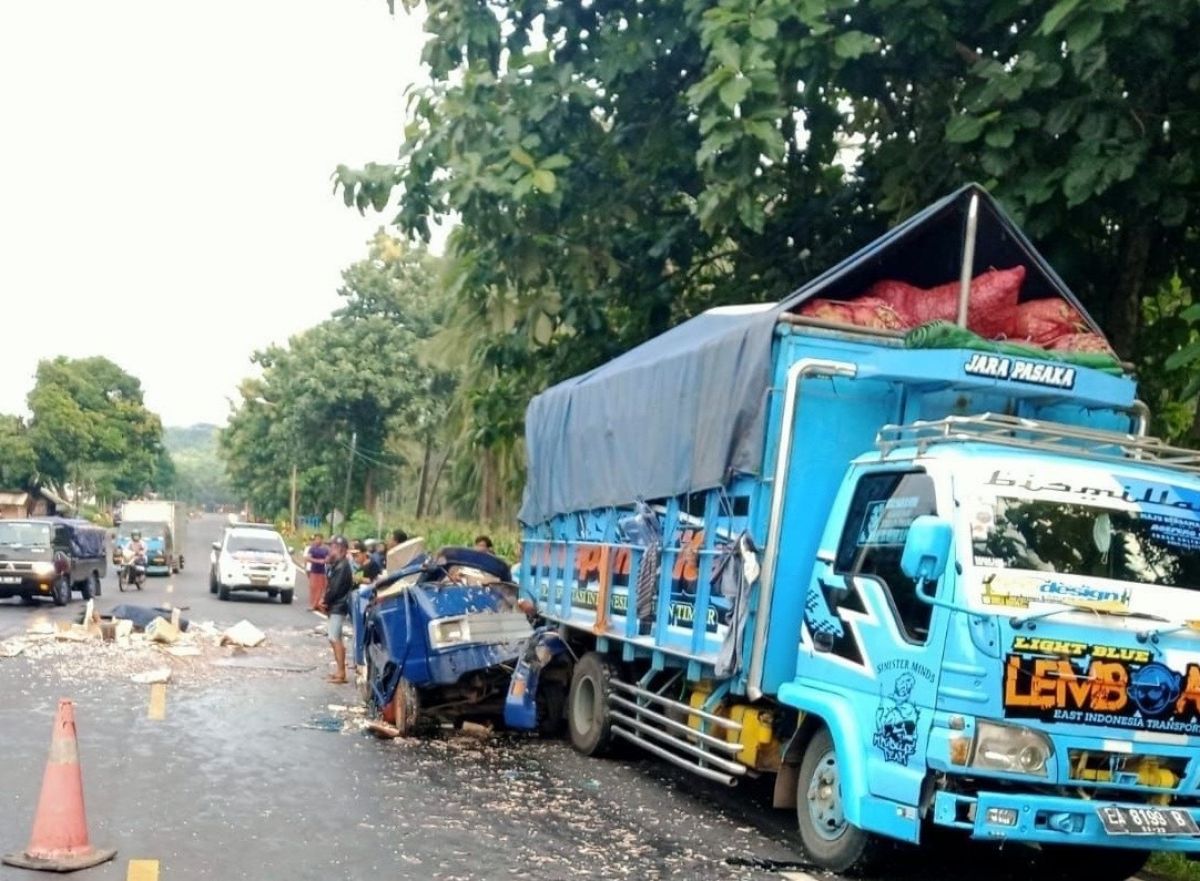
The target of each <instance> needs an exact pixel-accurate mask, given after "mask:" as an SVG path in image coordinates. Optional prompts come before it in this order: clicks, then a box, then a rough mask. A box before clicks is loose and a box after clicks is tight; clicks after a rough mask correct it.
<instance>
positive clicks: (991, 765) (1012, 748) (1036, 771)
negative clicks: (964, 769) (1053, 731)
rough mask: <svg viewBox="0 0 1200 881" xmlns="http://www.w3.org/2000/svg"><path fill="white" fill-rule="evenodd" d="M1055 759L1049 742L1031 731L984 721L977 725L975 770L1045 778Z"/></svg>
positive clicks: (973, 765)
mask: <svg viewBox="0 0 1200 881" xmlns="http://www.w3.org/2000/svg"><path fill="white" fill-rule="evenodd" d="M1052 755H1054V747H1052V746H1051V745H1050V740H1049V738H1047V737H1046V735H1044V734H1042V733H1041V732H1038V731H1034V730H1033V729H1032V728H1025V727H1023V726H1021V725H1005V724H1003V723H1001V722H988V721H985V720H983V719H980V720H979V721H978V722H976V723H975V748H974V749H973V750H972V751H971V761H970V765H971V767H972V768H985V769H987V770H990V771H1006V772H1008V773H1010V774H1029V775H1030V776H1032V777H1045V776H1046V775H1047V774H1048V773H1049V772H1048V770H1047V768H1048V766H1049V764H1050V757H1051V756H1052Z"/></svg>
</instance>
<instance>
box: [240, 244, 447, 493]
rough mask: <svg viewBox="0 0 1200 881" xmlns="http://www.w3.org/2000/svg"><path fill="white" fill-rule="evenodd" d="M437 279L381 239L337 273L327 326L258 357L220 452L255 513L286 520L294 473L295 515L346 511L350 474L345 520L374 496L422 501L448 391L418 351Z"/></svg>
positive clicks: (435, 307)
mask: <svg viewBox="0 0 1200 881" xmlns="http://www.w3.org/2000/svg"><path fill="white" fill-rule="evenodd" d="M438 271H439V267H438V265H437V262H436V261H435V260H433V259H432V258H430V257H429V256H428V255H427V254H426V253H425V251H424V249H421V248H409V247H407V246H405V245H404V244H403V243H401V242H399V241H397V240H395V239H392V238H390V237H388V236H386V235H383V234H382V233H381V234H380V235H378V236H376V237H375V239H374V240H373V241H372V243H371V245H370V251H369V254H368V257H367V258H366V259H364V260H362V261H359V262H358V263H355V264H354V265H353V266H351V267H349V268H348V269H346V270H345V271H344V272H343V286H342V288H341V290H340V292H339V293H340V294H341V296H342V297H343V298H344V304H343V305H342V307H341V308H339V309H338V310H337V311H336V312H335V313H334V315H333V316H332V317H330V318H329V319H327V320H326V321H324V322H322V323H320V324H318V325H316V326H315V327H313V328H311V329H309V330H307V331H305V332H304V333H302V334H299V335H297V336H295V337H293V338H292V339H291V340H290V341H289V343H288V344H287V345H286V346H272V347H270V348H268V349H265V350H263V351H260V352H257V353H255V355H254V357H253V359H252V360H253V362H254V363H255V364H257V365H258V366H259V367H260V368H261V375H260V376H257V377H252V378H249V379H247V380H246V381H244V382H243V384H242V387H241V391H240V401H239V402H238V403H237V406H236V408H235V410H234V412H233V413H232V415H231V416H230V419H229V424H228V426H227V427H226V428H225V429H224V430H223V431H222V433H221V437H220V450H221V454H222V456H223V458H224V460H225V462H226V467H227V470H228V473H229V477H230V479H231V482H232V484H233V485H234V486H235V487H236V488H237V490H238V491H239V492H241V493H243V494H244V496H245V497H246V498H247V499H248V500H250V501H251V502H252V503H253V504H254V505H255V506H256V507H257V508H258V509H259V511H260V512H263V513H267V514H270V515H272V516H273V515H275V514H277V513H279V512H285V511H287V510H288V508H289V504H290V498H289V496H290V485H291V471H292V468H293V466H294V467H295V469H296V474H297V487H298V497H299V507H300V511H301V513H304V512H319V513H321V514H325V513H328V512H329V511H331V510H332V509H334V508H338V509H342V508H344V506H345V504H346V501H345V499H344V491H345V481H346V476H347V472H348V471H349V473H350V478H351V480H350V485H351V494H350V500H349V501H350V506H351V510H354V509H357V508H365V509H368V510H371V509H373V508H374V506H375V503H376V499H377V496H378V494H379V492H380V490H381V488H390V487H393V486H395V485H396V484H400V485H401V486H402V488H404V489H407V490H409V492H410V493H412V494H415V493H416V492H417V487H418V486H419V484H420V481H421V476H422V473H423V472H422V463H423V462H425V461H426V457H425V456H423V452H424V451H427V450H428V451H430V453H431V454H432V448H433V446H434V443H435V439H436V437H437V435H438V432H439V430H440V429H441V427H442V426H443V424H444V412H445V409H446V407H445V404H444V403H439V401H440V400H441V399H442V398H445V397H448V395H449V392H450V390H451V389H452V387H453V383H452V380H451V379H450V378H449V377H448V376H447V375H446V374H445V372H444V371H440V370H437V369H435V368H432V367H429V366H427V365H426V364H425V363H423V361H422V359H421V358H420V357H419V355H418V351H417V350H418V347H419V345H420V343H421V341H422V340H424V339H427V338H428V337H429V336H430V335H431V334H433V333H434V331H435V329H436V328H437V327H439V326H441V323H442V321H443V320H444V316H443V311H444V310H443V306H442V302H443V298H442V297H441V296H440V294H439V291H440V290H441V288H440V287H439V286H438V285H437V283H436V279H437V277H438ZM351 463H352V467H351Z"/></svg>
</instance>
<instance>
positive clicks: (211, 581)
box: [208, 569, 217, 593]
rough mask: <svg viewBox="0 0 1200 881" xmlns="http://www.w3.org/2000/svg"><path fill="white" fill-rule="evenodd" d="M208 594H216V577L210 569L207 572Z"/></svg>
mask: <svg viewBox="0 0 1200 881" xmlns="http://www.w3.org/2000/svg"><path fill="white" fill-rule="evenodd" d="M208 592H209V593H216V592H217V576H216V575H214V574H213V571H212V570H211V569H209V570H208Z"/></svg>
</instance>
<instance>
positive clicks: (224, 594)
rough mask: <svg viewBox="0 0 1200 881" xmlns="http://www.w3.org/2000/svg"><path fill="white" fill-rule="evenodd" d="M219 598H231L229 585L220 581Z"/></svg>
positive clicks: (218, 587) (218, 585)
mask: <svg viewBox="0 0 1200 881" xmlns="http://www.w3.org/2000/svg"><path fill="white" fill-rule="evenodd" d="M217 599H219V600H227V599H229V585H227V584H221V583H220V582H218V583H217Z"/></svg>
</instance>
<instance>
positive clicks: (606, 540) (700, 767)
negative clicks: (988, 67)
mask: <svg viewBox="0 0 1200 881" xmlns="http://www.w3.org/2000/svg"><path fill="white" fill-rule="evenodd" d="M995 267H1008V268H1007V269H1003V270H998V271H997V270H994V268H995ZM956 277H959V278H961V279H962V285H961V289H960V292H959V293H958V294H957V295H956V296H955V297H953V298H952V299H951V302H950V303H949V308H950V310H951V311H950V314H951V316H952V317H953V315H954V313H955V312H957V317H958V322H957V323H944V324H932V325H930V324H928V323H925V318H924V316H927V315H929V314H930V306H929V304H930V303H933V305H934V307H936V309H935V310H934V311H935V312H936V310H937V309H941V310H943V313H942V314H945V313H944V309H945V305H944V304H940V303H939V302H938V298H939V297H941V296H942V294H943V293H944V292H945V288H946V286H945V285H944V284H943V282H945V281H946V280H947V279H953V278H956ZM1001 282H1002V283H1003V284H1004V285H1008V287H1007V289H1006V290H1007V292H1006V293H1005V297H1007V298H1008V299H1007V300H1006V301H1005V302H1003V303H1001V302H999V301H997V302H995V303H993V302H989V303H988V304H987V308H985V309H982V310H981V309H979V308H978V307H979V303H978V302H977V301H976V300H974V299H972V298H973V297H975V296H976V294H977V293H978V294H979V295H980V296H981V297H985V298H986V297H990V296H992V295H993V294H995V292H996V290H998V289H999V288H998V287H997V284H998V283H1001ZM989 286H990V287H989ZM864 292H865V294H864ZM889 297H890V298H891V299H890V301H889V300H887V299H886V298H889ZM955 299H957V303H955V302H954V300H955ZM892 304H895V305H894V306H893V305H892ZM897 310H899V311H897ZM1004 310H1007V311H1004ZM901 311H902V312H903V313H904V314H905V315H910V316H916V317H917V320H920V321H921V322H922V323H920V324H918V325H914V326H911V327H905V326H904V325H903V321H902V319H901V318H899V317H898V316H899V315H900V312H901ZM1033 316H1036V317H1038V319H1039V321H1040V320H1041V319H1044V318H1045V317H1046V316H1051V317H1054V316H1060V317H1064V325H1065V329H1064V331H1063V333H1064V336H1063V337H1062V338H1061V339H1058V338H1056V339H1055V340H1054V341H1051V340H1050V339H1049V338H1046V340H1045V341H1044V342H1041V343H1038V344H1036V345H1033V344H1030V343H1026V344H1024V345H1014V344H1013V342H1012V340H1013V335H1014V334H1016V333H1021V334H1023V335H1028V336H1030V338H1031V339H1032V337H1033V336H1034V335H1035V334H1040V333H1041V330H1040V329H1038V328H1033V326H1032V325H1033V322H1028V323H1026V324H1022V321H1023V320H1024V319H1026V318H1030V317H1033ZM905 320H907V319H905ZM897 322H900V323H899V324H897ZM964 325H965V326H964ZM972 327H975V328H978V330H976V332H970V328H972ZM1038 327H1039V328H1040V327H1041V325H1039V326H1038ZM998 329H1002V331H1001V330H998ZM985 331H986V334H985ZM996 333H1001V335H1002V336H1003V337H1004V338H1003V339H999V338H998V337H997V336H995V335H993V334H996ZM1062 340H1065V343H1064V342H1062ZM1147 422H1148V411H1147V410H1146V407H1145V405H1143V404H1142V403H1141V402H1140V401H1139V400H1138V399H1137V394H1136V384H1135V382H1134V379H1133V377H1132V376H1130V375H1129V374H1128V372H1127V370H1126V369H1125V366H1124V365H1122V364H1120V362H1119V361H1118V360H1117V359H1116V358H1115V357H1114V356H1113V355H1112V353H1111V351H1108V350H1107V345H1106V343H1104V341H1103V339H1102V338H1101V337H1100V336H1099V332H1098V329H1097V328H1096V325H1095V323H1094V322H1093V321H1092V320H1091V319H1090V318H1089V317H1088V316H1087V314H1086V313H1085V312H1084V311H1083V309H1082V306H1080V304H1079V303H1078V301H1077V300H1076V298H1075V297H1074V295H1073V294H1071V292H1070V290H1069V289H1068V288H1067V287H1066V285H1065V283H1064V282H1063V281H1062V280H1061V279H1060V278H1059V277H1058V276H1057V275H1056V274H1055V273H1054V271H1053V270H1052V269H1051V268H1050V267H1049V265H1048V264H1047V263H1046V262H1045V260H1044V259H1043V258H1042V257H1041V256H1040V255H1039V254H1038V253H1037V252H1036V251H1035V250H1034V248H1033V246H1032V245H1031V244H1030V243H1029V242H1028V240H1027V239H1025V237H1024V236H1023V235H1022V234H1021V232H1020V230H1018V229H1017V228H1016V227H1015V225H1013V224H1012V222H1011V221H1010V220H1009V219H1008V218H1007V217H1006V216H1005V215H1004V213H1003V211H1002V210H1001V209H1000V207H999V206H998V205H997V204H996V203H995V202H993V201H992V200H991V198H990V197H989V196H988V195H987V194H986V193H985V192H984V191H983V190H981V189H980V188H978V187H975V186H970V187H966V188H964V189H963V190H962V191H960V192H958V193H955V194H953V195H952V196H950V197H948V198H947V199H945V200H942V201H941V202H939V203H937V204H935V205H934V206H931V207H930V208H929V209H927V210H926V211H924V212H921V213H920V214H918V215H916V216H915V217H913V218H912V219H910V220H909V221H906V222H905V223H904V224H901V225H900V226H898V227H897V228H896V229H894V230H892V231H891V232H889V233H888V234H887V235H886V236H884V237H883V238H882V239H881V240H879V241H877V242H875V243H873V244H872V245H870V246H868V247H867V248H865V249H864V250H863V251H861V252H860V253H858V254H856V255H854V256H853V257H851V258H849V259H847V260H846V261H845V262H844V263H843V264H841V265H839V266H837V267H835V268H833V269H831V270H829V271H828V272H826V273H825V274H824V275H822V276H820V277H818V278H817V279H815V280H813V281H812V282H810V283H808V284H807V285H805V286H804V287H802V288H801V289H800V290H798V291H797V292H796V293H795V294H793V295H792V296H791V297H789V298H787V299H785V300H784V301H781V302H780V303H778V304H771V305H766V306H753V307H740V308H726V309H718V310H713V311H710V312H708V313H705V314H704V315H701V316H698V317H697V318H695V319H692V320H691V321H688V322H685V323H683V324H681V325H680V326H679V327H677V328H674V329H673V330H671V331H668V332H667V333H666V334H664V335H662V336H661V337H659V338H656V339H654V340H650V341H649V342H647V343H645V344H643V345H642V346H639V347H638V348H635V349H633V350H632V351H630V352H627V353H625V354H624V355H622V356H620V357H618V358H617V359H615V360H614V361H612V362H610V363H609V364H606V365H603V366H601V367H600V368H597V369H596V370H594V371H592V372H590V373H588V374H586V375H584V376H582V377H578V378H576V379H573V380H569V381H567V382H565V383H562V384H561V385H559V386H556V387H554V388H551V389H549V390H548V391H546V392H544V393H543V394H541V395H539V396H537V397H535V398H534V399H533V401H532V403H531V404H530V407H529V410H528V412H527V416H526V444H527V450H528V455H529V467H528V484H527V487H526V494H525V502H524V505H523V507H522V511H521V520H522V522H523V524H524V532H523V539H522V541H523V558H522V561H521V564H520V569H519V576H518V577H519V582H520V585H521V596H522V598H523V599H524V600H527V601H529V602H531V603H534V604H536V607H537V612H538V614H539V615H540V618H541V621H542V622H543V624H542V626H541V627H540V628H539V630H538V631H537V633H536V634H535V635H534V637H533V638H532V639H531V640H530V642H529V643H528V644H527V646H526V647H525V649H524V650H523V651H522V654H521V657H520V659H519V663H518V667H517V669H516V672H515V673H514V676H513V679H512V682H511V685H510V690H509V695H508V699H507V702H506V707H505V718H506V719H507V720H508V722H509V724H511V725H514V726H517V727H524V728H534V727H536V726H540V725H542V724H543V723H545V722H546V721H554V720H555V718H556V717H558V718H563V719H564V721H565V723H566V726H567V729H568V731H569V734H570V738H571V742H572V744H573V745H574V746H575V748H576V749H578V750H579V751H581V752H583V753H585V754H588V755H598V754H603V753H604V752H606V751H607V750H609V749H610V748H611V747H612V745H613V744H614V743H615V742H616V741H621V740H623V741H628V742H631V743H633V744H636V745H638V746H639V747H641V748H643V749H644V750H646V751H647V752H649V753H651V754H653V755H655V756H657V757H659V758H661V759H662V760H664V761H669V762H672V763H674V764H676V765H679V766H681V767H684V768H686V769H688V770H690V771H692V772H693V773H696V774H698V775H700V776H703V777H705V778H708V779H710V780H716V781H720V782H723V783H727V784H730V785H733V784H735V783H736V782H737V781H738V780H740V779H743V778H745V777H749V776H756V775H760V774H771V775H774V778H775V802H776V805H777V806H779V807H791V808H794V809H795V810H796V816H797V825H798V831H799V838H800V842H801V844H802V845H803V847H804V849H805V851H806V853H807V855H808V856H809V858H810V859H811V860H812V861H813V862H814V863H815V864H817V865H819V866H821V867H822V868H825V869H829V870H832V871H838V872H841V871H847V870H852V869H854V868H856V867H859V866H861V865H862V864H863V863H864V862H866V861H867V860H869V859H870V857H871V856H872V855H873V854H876V853H879V852H880V848H879V847H878V844H879V843H880V841H881V839H897V840H902V841H908V842H913V843H919V842H921V841H922V840H923V838H924V837H926V836H927V835H928V832H929V829H930V827H932V826H940V827H945V828H948V829H954V830H960V831H961V832H962V833H963V834H964V835H967V836H970V837H973V838H976V839H983V840H993V841H1005V842H1009V843H1022V844H1025V845H1029V846H1031V847H1033V848H1035V849H1036V850H1037V851H1039V853H1038V859H1039V860H1040V861H1041V866H1042V867H1043V868H1044V869H1045V870H1046V871H1047V872H1049V873H1051V874H1053V873H1056V872H1058V873H1061V872H1067V873H1069V875H1070V876H1071V877H1086V878H1089V879H1090V881H1105V879H1108V881H1112V879H1124V878H1127V877H1129V876H1131V875H1133V874H1135V873H1136V872H1137V870H1138V869H1140V867H1141V866H1142V864H1143V863H1144V862H1145V861H1146V858H1147V855H1148V853H1149V852H1150V851H1179V852H1184V853H1186V854H1188V855H1200V828H1198V823H1200V796H1198V795H1197V793H1200V758H1198V757H1200V590H1198V587H1200V454H1197V453H1196V452H1194V451H1190V450H1181V449H1175V448H1172V447H1170V446H1169V445H1167V444H1165V443H1163V442H1161V441H1158V440H1155V439H1153V438H1150V437H1148V436H1147Z"/></svg>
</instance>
